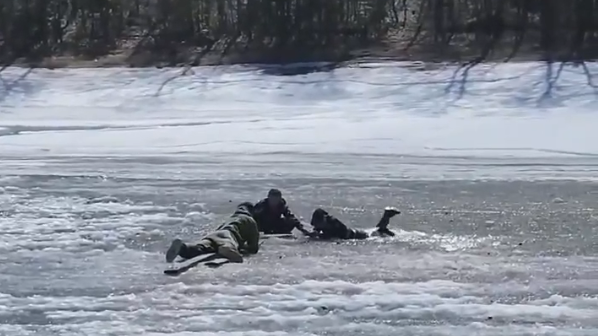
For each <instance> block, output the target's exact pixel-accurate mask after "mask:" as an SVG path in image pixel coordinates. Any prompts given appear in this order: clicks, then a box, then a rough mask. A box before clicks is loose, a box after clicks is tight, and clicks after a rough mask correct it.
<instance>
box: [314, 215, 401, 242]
mask: <svg viewBox="0 0 598 336" xmlns="http://www.w3.org/2000/svg"><path fill="white" fill-rule="evenodd" d="M400 213H401V212H400V211H399V210H397V209H395V208H386V209H384V214H383V215H382V218H380V221H379V222H378V224H377V225H376V228H377V230H376V231H374V233H373V235H377V236H382V237H384V236H390V237H394V236H395V233H394V232H392V231H390V230H389V229H388V224H389V223H390V219H391V218H392V217H394V216H396V215H398V214H400ZM311 225H312V226H313V227H314V233H315V234H313V235H312V237H313V238H318V239H324V240H328V239H366V238H368V237H369V235H368V233H367V232H365V231H362V230H357V229H352V228H349V227H347V226H346V225H345V224H344V223H343V222H341V221H340V220H339V219H338V218H336V217H334V216H332V215H331V214H329V213H328V212H327V211H326V210H324V209H321V208H318V209H316V210H315V211H314V213H313V214H312V216H311Z"/></svg>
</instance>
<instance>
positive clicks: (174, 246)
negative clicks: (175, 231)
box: [166, 238, 183, 262]
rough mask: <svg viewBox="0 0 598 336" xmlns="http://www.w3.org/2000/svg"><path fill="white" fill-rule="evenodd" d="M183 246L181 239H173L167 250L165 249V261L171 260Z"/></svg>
mask: <svg viewBox="0 0 598 336" xmlns="http://www.w3.org/2000/svg"><path fill="white" fill-rule="evenodd" d="M182 246H183V241H182V240H180V239H178V238H177V239H175V240H173V241H172V243H171V244H170V247H169V248H168V251H166V262H173V261H174V259H176V257H178V256H179V253H180V252H181V247H182Z"/></svg>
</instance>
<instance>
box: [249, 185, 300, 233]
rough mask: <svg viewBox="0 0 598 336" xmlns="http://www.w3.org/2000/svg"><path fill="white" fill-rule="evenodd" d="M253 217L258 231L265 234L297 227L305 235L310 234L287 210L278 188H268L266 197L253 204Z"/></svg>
mask: <svg viewBox="0 0 598 336" xmlns="http://www.w3.org/2000/svg"><path fill="white" fill-rule="evenodd" d="M253 218H255V221H256V222H257V226H258V229H259V231H260V232H262V233H265V234H288V233H291V232H292V231H293V229H297V230H299V231H301V232H302V233H303V234H305V235H307V236H311V235H312V233H311V232H309V231H307V230H306V229H305V228H304V227H303V224H301V221H299V219H297V217H295V215H294V214H293V213H292V212H291V210H289V207H288V206H287V202H286V200H285V199H284V198H283V197H282V193H281V192H280V190H278V189H270V191H269V192H268V197H267V198H265V199H263V200H261V201H259V202H258V203H256V204H255V207H254V208H253Z"/></svg>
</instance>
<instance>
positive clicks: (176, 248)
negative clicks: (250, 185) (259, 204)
mask: <svg viewBox="0 0 598 336" xmlns="http://www.w3.org/2000/svg"><path fill="white" fill-rule="evenodd" d="M252 211H253V204H251V203H250V202H244V203H241V204H239V205H238V206H237V209H236V210H235V212H234V213H233V214H232V215H231V216H230V218H229V219H227V220H226V221H225V222H224V223H222V224H221V225H220V226H219V227H218V228H217V229H216V231H214V232H212V233H210V234H208V235H206V236H205V237H203V238H202V239H201V240H199V241H198V242H196V243H193V244H186V243H184V242H183V241H182V240H180V239H178V238H177V239H175V240H173V241H172V243H171V244H170V247H169V248H168V250H167V251H166V261H167V262H172V261H174V259H176V257H177V256H181V257H182V258H184V259H191V258H195V257H197V256H199V255H202V254H208V253H217V254H218V255H220V256H221V257H224V258H226V259H228V260H229V261H230V262H235V263H242V262H243V255H242V254H243V253H249V254H256V253H258V251H259V239H260V233H259V231H258V228H257V223H256V222H255V220H254V219H253V217H252Z"/></svg>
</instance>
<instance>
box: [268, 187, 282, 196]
mask: <svg viewBox="0 0 598 336" xmlns="http://www.w3.org/2000/svg"><path fill="white" fill-rule="evenodd" d="M270 196H272V197H282V193H281V192H280V190H278V189H270V191H268V197H270Z"/></svg>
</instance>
